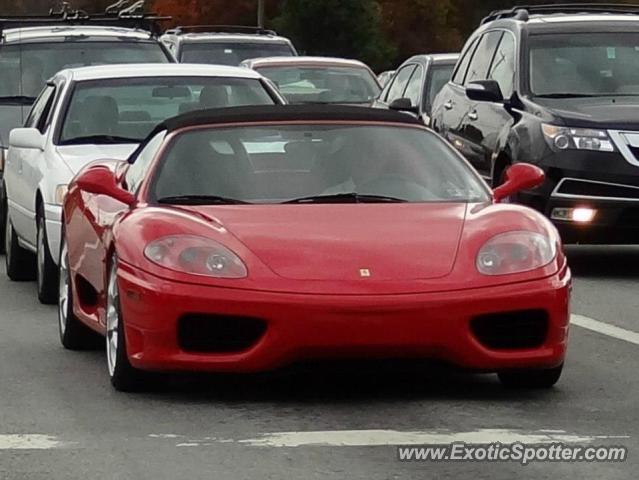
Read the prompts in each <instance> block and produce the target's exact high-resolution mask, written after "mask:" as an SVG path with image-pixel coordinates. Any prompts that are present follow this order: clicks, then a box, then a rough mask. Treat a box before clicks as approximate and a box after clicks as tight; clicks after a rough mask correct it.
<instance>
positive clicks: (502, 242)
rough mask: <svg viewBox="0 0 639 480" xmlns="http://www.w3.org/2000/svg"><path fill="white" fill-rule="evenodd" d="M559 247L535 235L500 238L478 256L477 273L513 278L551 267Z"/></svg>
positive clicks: (541, 236) (493, 239)
mask: <svg viewBox="0 0 639 480" xmlns="http://www.w3.org/2000/svg"><path fill="white" fill-rule="evenodd" d="M555 255H557V245H556V243H555V242H554V241H553V240H551V239H550V238H548V237H546V236H545V235H542V234H540V233H535V232H527V231H517V232H508V233H502V234H500V235H496V236H495V237H493V238H491V239H490V240H488V241H487V242H486V243H485V244H484V246H483V247H482V248H481V249H480V250H479V253H478V254H477V270H478V271H479V273H481V274H483V275H509V274H513V273H522V272H528V271H530V270H535V269H537V268H541V267H543V266H545V265H548V264H549V263H550V262H551V261H552V260H553V259H554V258H555Z"/></svg>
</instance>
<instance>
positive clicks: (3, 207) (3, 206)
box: [0, 182, 9, 253]
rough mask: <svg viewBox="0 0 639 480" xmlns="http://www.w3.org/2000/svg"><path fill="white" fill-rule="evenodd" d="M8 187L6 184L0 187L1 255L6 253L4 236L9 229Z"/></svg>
mask: <svg viewBox="0 0 639 480" xmlns="http://www.w3.org/2000/svg"><path fill="white" fill-rule="evenodd" d="M6 192H7V187H6V186H5V184H4V182H3V183H2V186H1V187H0V238H1V239H2V241H1V242H0V253H5V247H4V243H5V242H4V236H5V230H6V228H7V210H8V209H9V205H8V204H7V193H6Z"/></svg>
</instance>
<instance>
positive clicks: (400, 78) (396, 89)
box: [386, 65, 415, 103]
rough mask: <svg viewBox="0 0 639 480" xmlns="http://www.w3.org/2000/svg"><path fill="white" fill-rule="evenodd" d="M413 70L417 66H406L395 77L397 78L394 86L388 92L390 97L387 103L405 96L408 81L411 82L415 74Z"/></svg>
mask: <svg viewBox="0 0 639 480" xmlns="http://www.w3.org/2000/svg"><path fill="white" fill-rule="evenodd" d="M413 70H415V65H406V66H405V67H404V68H402V69H401V70H400V71H399V72H397V75H395V78H394V80H393V84H392V85H391V87H390V90H389V91H388V97H387V98H386V101H387V102H388V103H390V102H392V101H393V100H397V99H398V98H402V97H403V96H404V90H406V86H407V85H408V80H410V76H411V74H412V73H413Z"/></svg>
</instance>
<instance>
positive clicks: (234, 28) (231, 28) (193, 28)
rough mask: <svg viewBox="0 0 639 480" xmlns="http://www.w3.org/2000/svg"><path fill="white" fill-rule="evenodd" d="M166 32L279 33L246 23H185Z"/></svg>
mask: <svg viewBox="0 0 639 480" xmlns="http://www.w3.org/2000/svg"><path fill="white" fill-rule="evenodd" d="M166 33H168V34H172V35H182V34H185V33H245V34H250V35H269V36H275V35H277V32H275V31H274V30H268V29H265V28H262V27H250V26H244V25H184V26H179V27H175V28H172V29H170V30H167V32H166Z"/></svg>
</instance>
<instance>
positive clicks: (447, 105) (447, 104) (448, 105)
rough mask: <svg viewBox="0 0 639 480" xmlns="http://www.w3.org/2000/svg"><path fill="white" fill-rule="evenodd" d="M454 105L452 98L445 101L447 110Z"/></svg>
mask: <svg viewBox="0 0 639 480" xmlns="http://www.w3.org/2000/svg"><path fill="white" fill-rule="evenodd" d="M454 106H455V105H454V104H453V102H452V101H451V100H448V101H447V102H446V103H444V108H445V109H446V110H452V109H453V107H454Z"/></svg>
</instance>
